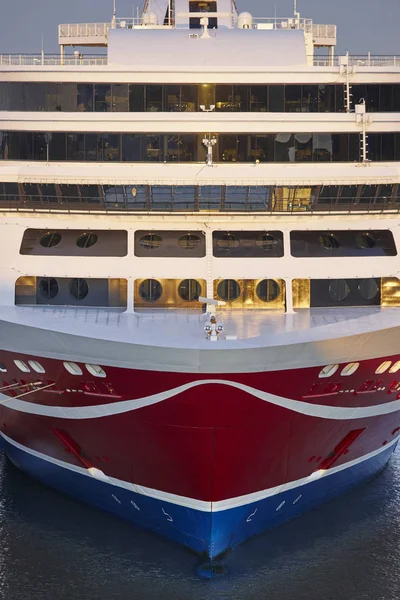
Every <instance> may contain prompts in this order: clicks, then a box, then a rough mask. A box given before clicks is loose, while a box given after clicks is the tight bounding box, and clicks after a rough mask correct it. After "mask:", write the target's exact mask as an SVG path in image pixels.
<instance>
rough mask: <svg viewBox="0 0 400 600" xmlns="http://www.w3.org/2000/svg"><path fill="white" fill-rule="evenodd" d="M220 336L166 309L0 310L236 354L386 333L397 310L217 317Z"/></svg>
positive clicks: (16, 319)
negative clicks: (241, 350) (214, 337)
mask: <svg viewBox="0 0 400 600" xmlns="http://www.w3.org/2000/svg"><path fill="white" fill-rule="evenodd" d="M218 319H219V320H222V321H223V323H224V328H225V329H224V336H226V337H225V338H224V337H223V336H221V339H219V340H218V342H217V343H210V342H209V340H207V339H206V334H205V333H204V325H205V324H206V321H207V315H205V314H204V313H199V312H196V311H179V310H171V309H168V310H167V309H158V310H144V311H142V312H135V313H127V312H123V311H122V310H120V309H105V308H104V309H97V308H85V307H79V308H76V307H48V306H46V307H40V306H37V307H23V308H21V307H1V308H0V321H6V322H8V323H15V324H17V325H23V326H27V327H33V328H38V329H41V330H43V329H45V330H48V331H54V332H60V333H68V334H72V335H76V336H82V337H89V338H92V339H99V340H108V341H112V342H121V343H128V344H132V343H133V344H140V345H145V346H156V347H157V346H158V347H171V348H188V349H189V348H190V349H199V350H200V349H206V348H212V349H213V350H216V349H221V350H222V349H225V350H227V349H233V348H234V349H239V348H257V347H263V348H265V347H271V346H281V345H286V344H298V343H304V342H312V341H319V340H326V339H334V338H340V337H346V336H353V335H358V334H365V333H368V332H373V331H379V330H384V329H391V328H393V327H396V326H399V325H400V310H399V309H398V308H379V307H349V308H340V309H339V308H314V309H300V310H297V311H296V312H295V313H293V314H286V313H282V312H281V311H274V310H269V311H266V310H234V311H229V312H228V311H225V312H220V313H219V315H218Z"/></svg>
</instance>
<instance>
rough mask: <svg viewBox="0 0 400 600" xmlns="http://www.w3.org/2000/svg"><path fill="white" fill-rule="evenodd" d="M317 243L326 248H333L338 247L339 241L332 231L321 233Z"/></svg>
mask: <svg viewBox="0 0 400 600" xmlns="http://www.w3.org/2000/svg"><path fill="white" fill-rule="evenodd" d="M319 243H320V244H321V246H323V247H324V248H326V249H327V250H335V249H336V248H339V247H340V242H339V240H338V239H337V237H336V236H335V235H333V233H323V234H322V235H320V236H319Z"/></svg>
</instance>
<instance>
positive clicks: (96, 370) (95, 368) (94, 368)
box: [85, 364, 106, 377]
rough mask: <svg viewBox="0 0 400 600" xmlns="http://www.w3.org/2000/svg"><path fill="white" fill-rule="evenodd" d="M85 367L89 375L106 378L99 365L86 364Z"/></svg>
mask: <svg viewBox="0 0 400 600" xmlns="http://www.w3.org/2000/svg"><path fill="white" fill-rule="evenodd" d="M85 367H86V368H87V370H88V371H89V373H91V374H92V375H94V376H95V377H105V376H106V372H105V371H104V370H103V369H102V368H101V367H100V365H88V364H86V365H85Z"/></svg>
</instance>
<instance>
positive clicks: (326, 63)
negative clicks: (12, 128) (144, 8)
mask: <svg viewBox="0 0 400 600" xmlns="http://www.w3.org/2000/svg"><path fill="white" fill-rule="evenodd" d="M340 59H341V57H340V56H335V57H332V58H329V57H328V56H314V58H313V60H314V67H338V66H339V64H340ZM348 59H349V65H350V66H359V67H382V68H383V67H398V68H400V56H370V55H368V56H349V57H348ZM107 64H108V60H107V56H106V55H104V54H80V53H76V55H75V54H73V55H72V54H68V55H65V56H64V58H61V56H60V54H0V67H39V66H45V67H46V66H58V67H62V66H66V67H71V66H76V67H79V66H104V65H107Z"/></svg>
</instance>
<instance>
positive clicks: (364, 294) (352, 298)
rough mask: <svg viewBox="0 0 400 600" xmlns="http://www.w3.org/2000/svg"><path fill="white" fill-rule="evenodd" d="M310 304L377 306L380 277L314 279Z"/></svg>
mask: <svg viewBox="0 0 400 600" xmlns="http://www.w3.org/2000/svg"><path fill="white" fill-rule="evenodd" d="M310 292H311V298H310V306H311V307H312V308H313V307H323V306H332V307H333V306H368V305H369V306H370V305H373V306H376V305H379V304H380V279H373V278H371V279H312V280H311V285H310Z"/></svg>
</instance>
